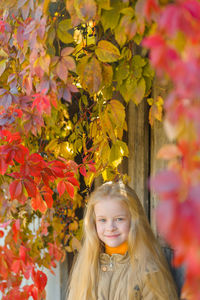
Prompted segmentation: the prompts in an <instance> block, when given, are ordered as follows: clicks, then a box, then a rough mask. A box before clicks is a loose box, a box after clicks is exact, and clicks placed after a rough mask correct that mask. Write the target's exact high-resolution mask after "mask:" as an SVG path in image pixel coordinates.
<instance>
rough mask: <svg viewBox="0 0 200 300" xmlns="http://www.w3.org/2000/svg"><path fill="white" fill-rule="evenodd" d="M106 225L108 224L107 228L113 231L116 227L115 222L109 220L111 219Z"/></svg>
mask: <svg viewBox="0 0 200 300" xmlns="http://www.w3.org/2000/svg"><path fill="white" fill-rule="evenodd" d="M107 225H108V227H107V229H108V230H110V231H113V230H115V229H116V225H115V222H114V221H112V220H111V221H109V222H108V224H107Z"/></svg>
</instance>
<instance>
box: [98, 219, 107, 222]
mask: <svg viewBox="0 0 200 300" xmlns="http://www.w3.org/2000/svg"><path fill="white" fill-rule="evenodd" d="M98 221H99V222H102V223H104V222H106V219H99V220H98Z"/></svg>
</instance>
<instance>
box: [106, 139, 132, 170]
mask: <svg viewBox="0 0 200 300" xmlns="http://www.w3.org/2000/svg"><path fill="white" fill-rule="evenodd" d="M123 156H128V147H127V145H126V143H124V142H123V141H120V140H117V141H116V143H114V144H113V145H112V147H111V151H110V157H109V162H110V163H111V164H112V165H113V166H114V167H115V168H116V167H117V166H118V165H119V164H120V163H121V161H122V158H123Z"/></svg>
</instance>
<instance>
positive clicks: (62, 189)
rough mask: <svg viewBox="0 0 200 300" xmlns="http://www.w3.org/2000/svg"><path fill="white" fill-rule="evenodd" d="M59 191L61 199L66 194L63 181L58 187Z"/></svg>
mask: <svg viewBox="0 0 200 300" xmlns="http://www.w3.org/2000/svg"><path fill="white" fill-rule="evenodd" d="M57 190H58V193H59V196H60V197H61V196H62V195H63V194H64V192H65V182H64V181H63V180H61V181H60V182H59V183H58V185H57Z"/></svg>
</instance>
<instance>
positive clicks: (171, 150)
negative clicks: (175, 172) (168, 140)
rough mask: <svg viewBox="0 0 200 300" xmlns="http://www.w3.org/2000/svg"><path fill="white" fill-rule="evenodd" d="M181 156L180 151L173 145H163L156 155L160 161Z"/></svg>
mask: <svg viewBox="0 0 200 300" xmlns="http://www.w3.org/2000/svg"><path fill="white" fill-rule="evenodd" d="M180 156H182V153H181V151H180V150H179V148H178V147H177V146H176V145H173V144H167V145H164V146H163V147H162V148H161V149H160V150H159V151H158V154H157V158H162V159H166V160H168V159H173V158H176V157H180Z"/></svg>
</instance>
